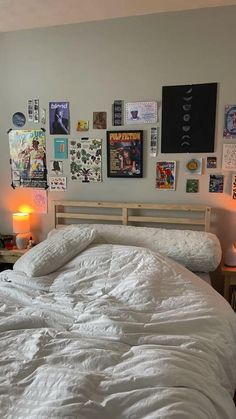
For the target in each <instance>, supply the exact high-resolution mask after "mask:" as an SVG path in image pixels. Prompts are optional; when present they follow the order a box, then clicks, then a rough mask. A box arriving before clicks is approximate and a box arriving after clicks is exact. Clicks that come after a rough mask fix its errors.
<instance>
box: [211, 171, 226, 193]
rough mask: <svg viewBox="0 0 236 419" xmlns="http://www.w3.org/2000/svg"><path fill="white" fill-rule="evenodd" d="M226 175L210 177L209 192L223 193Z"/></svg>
mask: <svg viewBox="0 0 236 419" xmlns="http://www.w3.org/2000/svg"><path fill="white" fill-rule="evenodd" d="M223 189H224V175H210V181H209V192H213V193H223Z"/></svg>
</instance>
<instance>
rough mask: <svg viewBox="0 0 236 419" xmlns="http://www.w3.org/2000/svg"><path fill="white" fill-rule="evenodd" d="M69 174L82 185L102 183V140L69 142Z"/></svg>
mask: <svg viewBox="0 0 236 419" xmlns="http://www.w3.org/2000/svg"><path fill="white" fill-rule="evenodd" d="M70 173H71V179H72V180H78V181H80V182H82V183H91V182H101V181H102V140H101V139H86V140H81V141H79V140H70Z"/></svg>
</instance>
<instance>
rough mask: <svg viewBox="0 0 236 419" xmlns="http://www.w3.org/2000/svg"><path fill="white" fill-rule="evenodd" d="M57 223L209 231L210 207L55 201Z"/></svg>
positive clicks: (57, 224) (56, 224) (55, 219)
mask: <svg viewBox="0 0 236 419" xmlns="http://www.w3.org/2000/svg"><path fill="white" fill-rule="evenodd" d="M53 209H54V211H53V213H54V226H55V227H56V228H59V227H61V226H63V225H65V224H73V223H76V222H78V220H83V221H86V222H90V223H96V222H97V221H99V222H104V223H106V222H113V223H114V222H115V223H116V224H123V225H136V224H140V223H142V224H145V223H151V224H162V225H169V224H176V225H182V226H185V228H191V229H201V230H205V231H209V230H210V215H211V208H210V207H207V206H204V205H170V204H168V205H165V204H151V203H150V204H149V203H147V204H146V203H133V202H104V201H99V202H98V201H53Z"/></svg>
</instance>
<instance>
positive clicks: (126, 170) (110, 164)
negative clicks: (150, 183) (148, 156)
mask: <svg viewBox="0 0 236 419" xmlns="http://www.w3.org/2000/svg"><path fill="white" fill-rule="evenodd" d="M107 156H108V160H107V176H108V177H120V178H140V177H142V176H143V131H108V132H107Z"/></svg>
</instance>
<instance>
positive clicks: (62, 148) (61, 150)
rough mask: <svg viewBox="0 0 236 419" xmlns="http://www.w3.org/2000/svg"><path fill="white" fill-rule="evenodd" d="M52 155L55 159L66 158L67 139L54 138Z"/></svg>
mask: <svg viewBox="0 0 236 419" xmlns="http://www.w3.org/2000/svg"><path fill="white" fill-rule="evenodd" d="M54 157H55V159H67V158H68V139H67V138H54Z"/></svg>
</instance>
